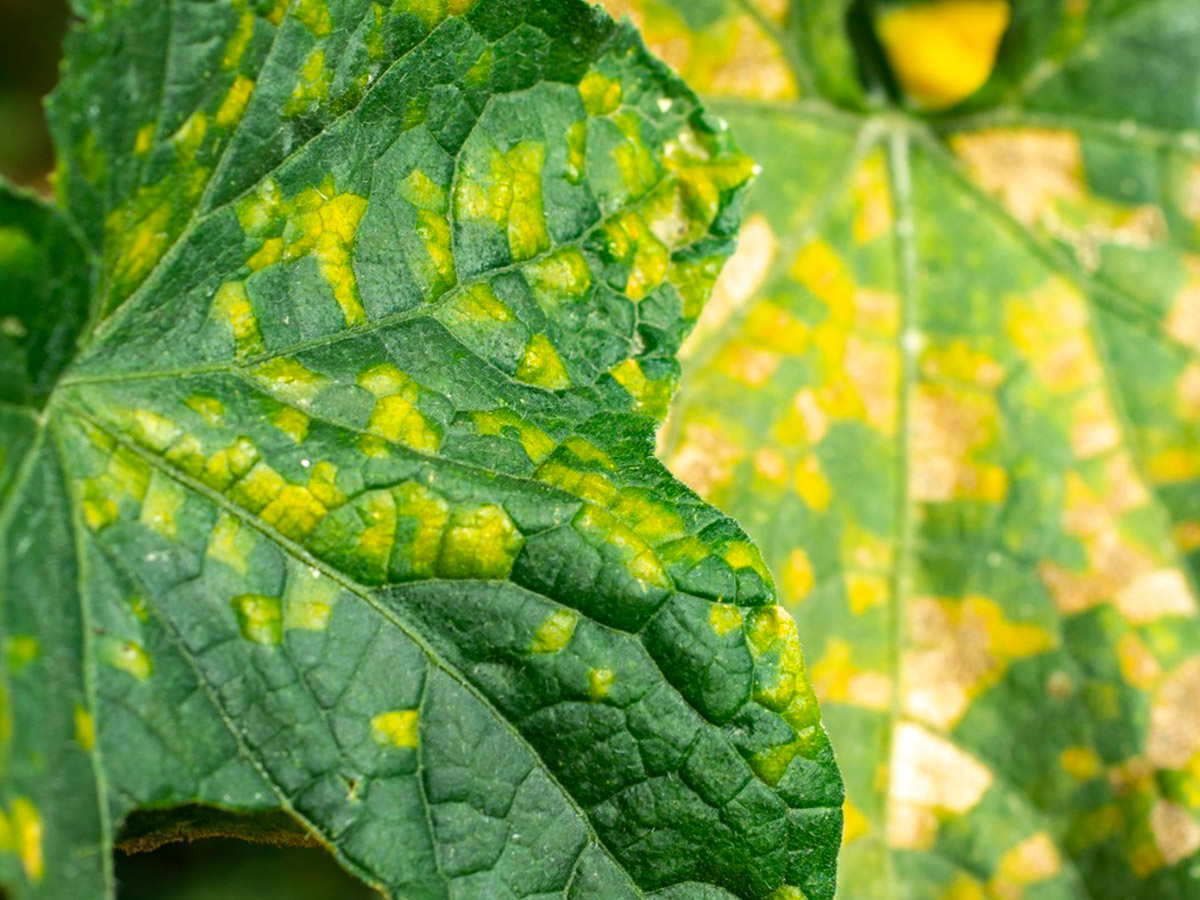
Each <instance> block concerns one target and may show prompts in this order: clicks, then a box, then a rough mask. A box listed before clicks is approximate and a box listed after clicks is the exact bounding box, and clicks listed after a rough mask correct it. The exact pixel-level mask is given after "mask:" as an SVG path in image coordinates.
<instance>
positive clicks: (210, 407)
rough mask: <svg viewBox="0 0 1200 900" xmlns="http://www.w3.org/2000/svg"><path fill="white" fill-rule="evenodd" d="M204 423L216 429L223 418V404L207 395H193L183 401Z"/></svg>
mask: <svg viewBox="0 0 1200 900" xmlns="http://www.w3.org/2000/svg"><path fill="white" fill-rule="evenodd" d="M184 403H185V404H187V407H188V409H190V410H192V411H193V412H195V413H196V414H197V415H198V416H200V418H202V419H203V420H204V421H205V422H206V423H208V424H209V425H212V426H213V427H216V426H217V425H220V424H221V421H222V419H223V418H224V416H225V404H223V403H222V402H221V401H220V400H218V399H217V398H216V397H212V396H210V395H208V394H193V395H192V396H190V397H188V398H187V400H185V401H184Z"/></svg>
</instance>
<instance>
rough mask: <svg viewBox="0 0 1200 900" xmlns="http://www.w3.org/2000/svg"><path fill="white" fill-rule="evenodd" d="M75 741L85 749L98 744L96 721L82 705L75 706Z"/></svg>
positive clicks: (88, 749)
mask: <svg viewBox="0 0 1200 900" xmlns="http://www.w3.org/2000/svg"><path fill="white" fill-rule="evenodd" d="M75 743H77V744H78V745H79V747H80V749H82V750H85V751H90V750H91V749H92V748H93V747H95V746H96V722H95V720H94V719H93V718H92V714H91V713H90V712H88V711H87V710H86V709H84V708H83V707H82V706H76V707H75Z"/></svg>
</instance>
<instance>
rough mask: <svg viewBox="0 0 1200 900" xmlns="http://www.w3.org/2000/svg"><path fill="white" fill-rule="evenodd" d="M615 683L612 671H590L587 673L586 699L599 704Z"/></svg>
mask: <svg viewBox="0 0 1200 900" xmlns="http://www.w3.org/2000/svg"><path fill="white" fill-rule="evenodd" d="M615 682H616V675H614V674H613V670H612V669H591V670H589V671H588V699H590V700H591V701H592V702H593V703H599V702H600V701H601V700H603V699H604V698H605V697H607V696H608V692H609V691H611V690H612V686H613V684H614V683H615Z"/></svg>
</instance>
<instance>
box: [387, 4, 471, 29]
mask: <svg viewBox="0 0 1200 900" xmlns="http://www.w3.org/2000/svg"><path fill="white" fill-rule="evenodd" d="M478 2H479V0H393V3H392V10H393V13H409V14H410V15H414V16H416V17H417V18H418V19H419V20H420V21H421V24H422V25H424V26H425V29H426V30H427V31H429V30H432V29H434V28H436V27H437V26H438V25H439V24H441V23H442V22H444V21H445V20H446V19H447V18H448V17H450V16H461V15H464V14H465V13H468V12H470V11H471V9H472V8H474V6H475V4H476V3H478Z"/></svg>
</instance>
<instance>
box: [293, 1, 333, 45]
mask: <svg viewBox="0 0 1200 900" xmlns="http://www.w3.org/2000/svg"><path fill="white" fill-rule="evenodd" d="M292 15H293V16H295V17H296V19H297V20H298V21H299V22H300V23H301V24H302V25H303V26H304V27H305V28H307V29H308V30H309V31H311V32H312V33H313V35H314V36H315V37H325V36H326V35H328V34H329V33H330V32H332V31H333V17H332V16H331V15H330V14H329V4H328V0H296V2H295V3H294V4H293V6H292Z"/></svg>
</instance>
